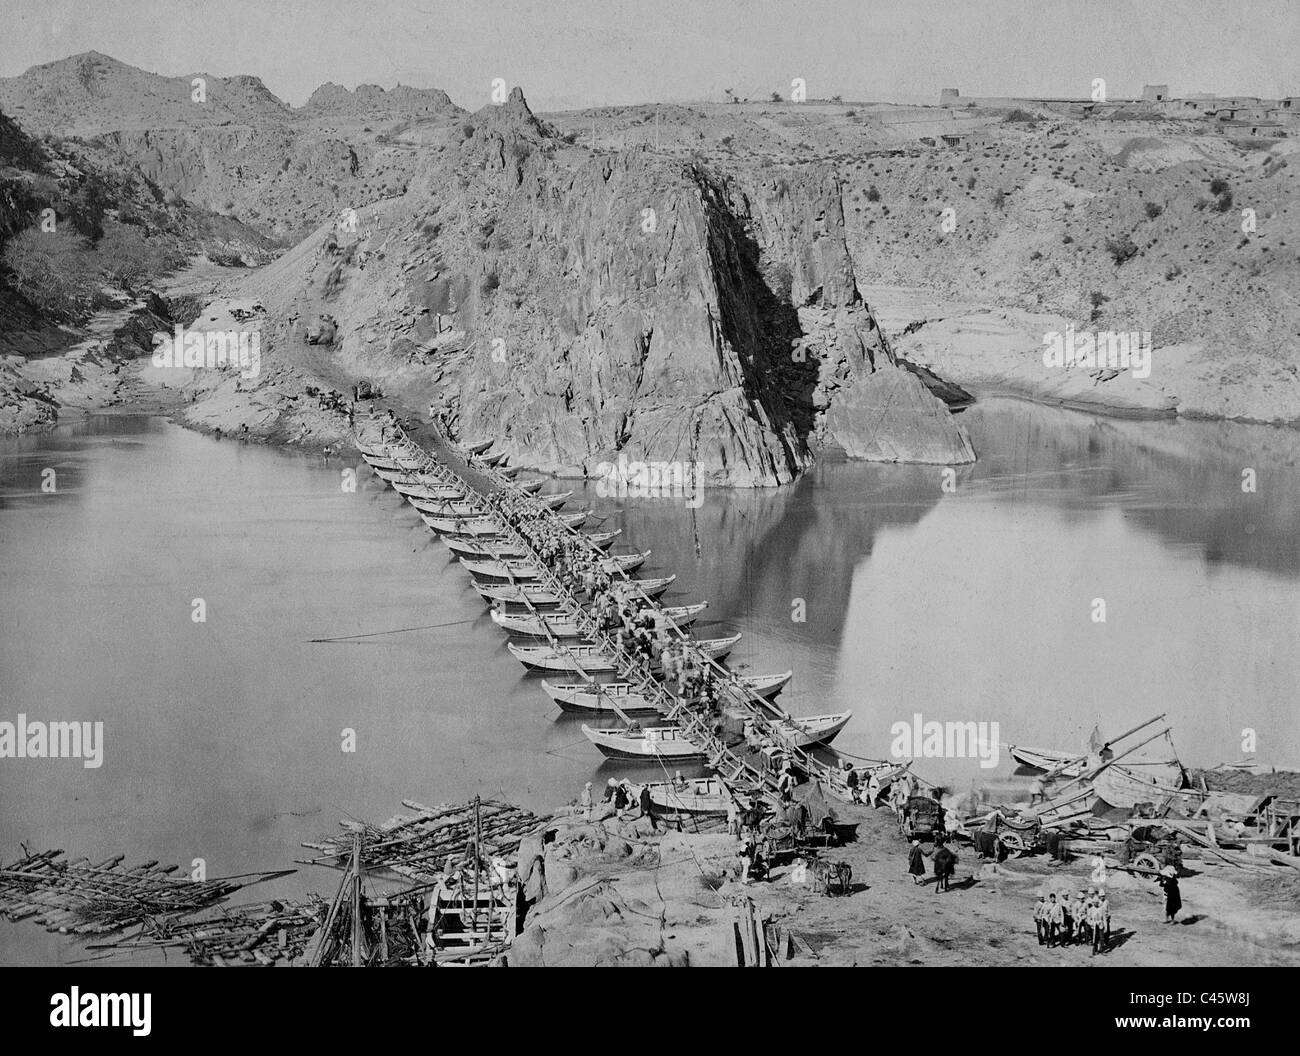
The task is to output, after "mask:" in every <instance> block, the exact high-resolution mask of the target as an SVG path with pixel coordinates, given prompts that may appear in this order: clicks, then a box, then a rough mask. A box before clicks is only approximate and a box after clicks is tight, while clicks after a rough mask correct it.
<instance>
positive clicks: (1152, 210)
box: [1142, 202, 1165, 220]
mask: <svg viewBox="0 0 1300 1056" xmlns="http://www.w3.org/2000/svg"><path fill="white" fill-rule="evenodd" d="M1142 208H1143V209H1145V210H1146V214H1147V219H1148V220H1154V219H1155V218H1156V217H1157V216H1159V215H1160V214H1161V213H1163V212H1164V211H1165V207H1164V206H1163V205H1160V204H1159V203H1158V202H1147V204H1146V205H1144V206H1143V207H1142Z"/></svg>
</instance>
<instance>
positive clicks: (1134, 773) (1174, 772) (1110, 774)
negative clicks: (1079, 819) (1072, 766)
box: [1090, 761, 1205, 810]
mask: <svg viewBox="0 0 1300 1056" xmlns="http://www.w3.org/2000/svg"><path fill="white" fill-rule="evenodd" d="M1090 783H1091V785H1092V790H1093V791H1094V792H1095V793H1097V795H1099V796H1100V797H1101V798H1102V799H1104V800H1105V801H1106V802H1107V803H1109V804H1110V805H1111V806H1112V807H1119V808H1121V809H1123V810H1132V809H1133V808H1134V807H1135V806H1137V804H1139V803H1152V804H1154V805H1156V806H1159V805H1161V804H1162V803H1166V802H1168V801H1169V800H1171V799H1173V800H1177V801H1179V802H1181V803H1183V804H1184V805H1190V806H1193V807H1199V806H1200V804H1201V802H1202V801H1203V800H1204V799H1205V795H1204V793H1203V792H1201V790H1199V789H1195V788H1192V787H1191V785H1190V783H1189V782H1188V780H1187V772H1186V771H1185V770H1184V769H1183V766H1182V764H1181V763H1179V762H1177V761H1174V762H1155V763H1133V764H1125V765H1124V766H1118V765H1115V764H1112V765H1110V766H1108V767H1106V768H1105V769H1104V770H1102V771H1101V772H1100V773H1098V774H1096V775H1095V776H1094V777H1093V778H1092V779H1091V782H1090Z"/></svg>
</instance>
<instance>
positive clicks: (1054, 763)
mask: <svg viewBox="0 0 1300 1056" xmlns="http://www.w3.org/2000/svg"><path fill="white" fill-rule="evenodd" d="M1003 747H1005V748H1006V750H1007V752H1008V753H1009V754H1010V755H1011V758H1012V759H1014V760H1015V761H1016V762H1017V763H1019V764H1020V765H1021V766H1025V767H1028V768H1029V769H1031V770H1038V771H1042V772H1048V771H1050V772H1053V773H1055V774H1059V775H1060V776H1061V777H1078V776H1079V775H1080V774H1081V773H1083V771H1084V767H1085V766H1086V765H1087V759H1086V758H1081V757H1080V756H1079V755H1078V754H1071V753H1070V752H1057V751H1052V750H1051V749H1048V748H1030V747H1028V746H1027V745H1023V744H1008V745H1004V746H1003Z"/></svg>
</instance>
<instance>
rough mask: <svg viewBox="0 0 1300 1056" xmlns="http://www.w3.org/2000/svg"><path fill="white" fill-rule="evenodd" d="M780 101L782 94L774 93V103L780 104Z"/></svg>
mask: <svg viewBox="0 0 1300 1056" xmlns="http://www.w3.org/2000/svg"><path fill="white" fill-rule="evenodd" d="M780 101H781V93H780V92H773V93H772V102H774V103H779V102H780Z"/></svg>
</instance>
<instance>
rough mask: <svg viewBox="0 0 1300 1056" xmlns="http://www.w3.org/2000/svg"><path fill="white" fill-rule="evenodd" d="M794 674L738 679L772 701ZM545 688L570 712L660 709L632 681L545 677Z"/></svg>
mask: <svg viewBox="0 0 1300 1056" xmlns="http://www.w3.org/2000/svg"><path fill="white" fill-rule="evenodd" d="M793 674H794V673H793V672H792V671H785V672H783V673H781V674H779V675H746V676H744V677H741V678H739V679H738V680H737V681H738V682H739V683H740V684H742V685H743V686H745V688H746V689H748V690H749V691H750V692H751V693H756V694H757V695H758V696H760V697H763V698H764V699H767V700H770V699H772V698H773V697H775V696H776V695H777V694H778V693H780V692H781V690H782V689H783V688H784V687H785V685H786V684H787V683H788V682H789V681H790V679H791V678H792V677H793ZM542 689H544V690H545V691H546V695H547V696H548V697H550V698H551V699H552V700H553V701H555V703H556V704H557V705H559V707H560V710H561V711H567V712H571V713H588V714H590V713H594V714H602V715H614V714H617V713H618V711H623V712H626V713H628V714H637V713H641V714H644V713H648V712H655V711H658V709H657V708H656V707H655V706H654V704H653V703H652V702H651V700H650V699H649V698H648V697H647V696H646V695H645V692H644V690H643V689H642V688H641V687H640V686H638V685H636V684H635V683H632V682H604V683H595V682H567V683H566V682H548V681H546V680H545V679H543V680H542ZM615 705H617V710H616V709H615Z"/></svg>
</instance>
